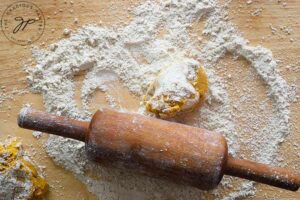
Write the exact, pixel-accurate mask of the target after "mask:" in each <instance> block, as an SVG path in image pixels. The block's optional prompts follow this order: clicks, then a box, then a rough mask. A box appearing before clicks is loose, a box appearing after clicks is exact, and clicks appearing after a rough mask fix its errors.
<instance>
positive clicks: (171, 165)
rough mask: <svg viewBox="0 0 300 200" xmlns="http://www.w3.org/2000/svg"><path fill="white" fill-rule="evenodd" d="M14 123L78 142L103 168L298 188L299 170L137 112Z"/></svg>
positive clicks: (25, 116) (211, 183)
mask: <svg viewBox="0 0 300 200" xmlns="http://www.w3.org/2000/svg"><path fill="white" fill-rule="evenodd" d="M18 124H19V126H20V127H23V128H27V129H32V130H38V131H42V132H47V133H51V134H55V135H60V136H63V137H68V138H72V139H76V140H80V141H83V142H85V144H86V151H87V155H88V157H89V158H90V159H92V160H95V161H97V162H99V163H101V164H103V165H108V166H114V167H117V168H126V169H130V170H133V171H137V172H139V173H141V174H145V175H148V176H151V177H158V178H164V179H168V180H172V181H175V182H177V183H182V184H186V185H191V186H195V187H197V188H200V189H206V190H207V189H213V188H215V187H216V186H217V185H218V183H219V182H220V181H221V179H222V177H223V174H227V175H232V176H237V177H241V178H245V179H249V180H254V181H257V182H261V183H265V184H269V185H273V186H276V187H280V188H284V189H288V190H292V191H296V190H298V188H299V186H300V173H299V172H296V171H292V170H288V169H283V168H277V167H271V166H268V165H264V164H259V163H256V162H253V161H247V160H239V159H235V158H232V157H230V156H228V152H227V144H226V140H225V138H224V137H223V136H222V135H220V134H217V133H213V132H210V131H208V130H205V129H200V128H195V127H190V126H186V125H182V124H177V123H173V122H168V121H164V120H160V119H155V118H151V117H146V116H142V115H138V114H133V113H122V112H117V111H113V110H109V109H103V110H99V111H97V112H96V113H95V115H94V116H93V118H92V121H91V122H90V123H89V122H83V121H77V120H73V119H69V118H67V117H60V116H54V115H50V114H48V113H44V112H40V111H35V110H32V109H30V108H24V109H22V110H21V112H20V114H19V117H18Z"/></svg>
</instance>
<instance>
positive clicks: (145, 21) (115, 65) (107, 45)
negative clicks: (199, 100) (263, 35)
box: [25, 0, 290, 200]
mask: <svg viewBox="0 0 300 200" xmlns="http://www.w3.org/2000/svg"><path fill="white" fill-rule="evenodd" d="M134 15H135V16H134V18H133V20H132V21H131V22H130V23H129V24H128V25H127V26H125V27H117V28H116V27H115V28H111V27H103V26H97V25H87V26H84V27H82V28H81V29H79V30H78V31H77V32H73V33H72V34H71V35H70V37H69V38H65V39H62V40H60V41H58V42H57V43H55V44H52V45H50V46H49V48H48V49H38V48H34V49H33V51H32V54H33V57H34V58H35V60H36V65H35V66H30V65H27V66H26V67H25V68H26V70H27V72H28V73H29V75H28V82H29V83H30V86H31V89H32V91H34V92H37V93H41V94H42V95H43V99H44V105H45V108H46V110H47V111H48V112H51V113H55V114H58V115H65V116H70V117H73V118H77V119H84V120H89V119H90V116H91V113H90V111H89V103H90V98H91V97H92V96H93V94H94V93H95V92H96V90H101V91H103V92H107V90H109V88H108V87H107V86H106V84H107V83H108V82H110V81H114V80H117V79H120V80H121V82H122V83H123V85H124V87H127V88H128V89H129V90H130V91H131V92H132V93H133V94H134V95H136V96H137V97H139V98H142V96H143V95H145V94H146V92H147V89H148V87H149V84H150V83H152V82H153V81H154V80H155V79H156V78H157V76H158V74H159V73H160V72H161V70H162V69H163V66H164V63H165V62H166V60H168V59H170V58H172V56H173V55H174V54H176V53H180V54H182V55H184V56H185V57H186V58H193V59H194V60H196V61H198V62H199V63H201V64H203V66H204V67H205V71H206V73H207V76H208V81H209V92H208V95H207V99H206V102H205V103H204V105H203V107H202V108H201V109H199V110H197V111H195V112H194V113H193V114H192V116H193V118H194V119H193V120H192V121H188V120H185V119H177V120H178V121H181V122H184V123H187V124H191V125H194V126H199V127H204V128H207V129H210V130H214V131H217V132H219V133H221V134H223V135H225V136H226V138H227V140H228V144H229V152H230V153H231V154H232V155H234V156H237V157H239V156H240V157H245V156H243V154H242V153H241V150H240V149H241V146H242V145H244V144H245V143H246V144H247V146H249V147H250V157H248V158H251V159H254V160H256V161H260V162H264V163H271V162H272V163H274V162H276V154H277V149H278V145H279V144H280V143H281V142H282V141H283V140H284V138H285V137H286V136H287V135H288V134H289V131H290V130H289V100H290V99H289V95H288V85H287V83H286V82H285V80H284V79H282V77H281V76H280V75H279V74H278V73H277V71H276V61H275V59H274V58H273V57H272V53H271V52H270V51H269V50H268V49H265V48H263V47H259V46H258V47H255V46H251V45H250V44H248V41H247V40H246V39H244V38H243V37H241V35H240V34H239V33H238V32H237V30H236V29H235V28H234V26H233V25H232V24H231V23H230V22H228V21H227V20H226V19H227V13H226V10H225V8H223V7H220V6H219V5H218V4H217V1H213V0H202V1H196V0H187V1H182V2H181V1H165V2H154V1H146V2H145V3H143V4H141V5H140V6H138V7H136V8H135V9H134ZM199 21H200V22H201V21H204V22H205V27H204V30H203V35H204V37H206V38H207V42H202V40H195V39H192V38H193V37H191V27H192V25H193V24H195V23H197V22H199ZM162 32H164V34H163V35H161V33H162ZM226 53H231V54H232V55H234V56H235V57H242V58H244V59H245V60H247V61H248V62H249V64H250V65H251V66H252V68H253V69H254V72H255V74H257V75H258V76H259V77H260V78H261V79H262V80H263V81H264V83H265V85H266V87H267V91H268V93H267V95H268V98H267V100H266V101H265V102H261V103H258V104H259V106H260V107H261V113H266V114H265V115H266V116H267V117H266V119H267V121H263V120H262V121H260V120H259V119H257V118H256V116H257V115H258V113H253V112H249V113H246V114H247V117H249V119H250V120H249V123H248V127H246V128H253V130H251V134H252V132H256V134H253V136H251V140H247V141H245V140H243V139H242V138H241V137H240V135H239V132H238V131H237V124H236V123H235V115H234V111H233V109H234V108H236V109H238V107H236V105H239V104H241V105H242V104H244V103H250V104H252V105H253V104H254V102H255V101H253V102H252V101H251V100H255V98H254V97H253V98H252V97H251V96H250V95H251V92H249V93H247V95H244V96H242V97H241V98H240V101H239V102H232V100H231V99H230V97H229V95H228V91H227V90H226V85H225V83H224V78H223V77H220V76H218V75H217V73H216V65H218V64H219V61H220V59H222V58H223V57H224V56H225V54H226ZM79 73H85V79H84V81H83V83H82V87H81V100H82V102H81V103H82V105H83V106H82V108H81V107H78V106H77V104H76V101H75V98H74V95H75V83H74V81H73V79H74V76H76V75H77V74H79ZM232 76H233V77H234V76H239V74H238V73H236V74H232ZM107 95H108V97H107V98H108V99H110V100H111V101H110V102H115V101H113V97H111V96H109V94H107ZM268 103H271V105H272V106H271V109H268V108H269V107H268V105H267V104H268ZM233 105H235V106H233ZM254 105H255V104H254ZM113 106H115V105H113ZM99 107H101V105H99ZM143 110H144V109H143V105H142V104H141V108H140V109H139V112H141V113H143V114H145V113H144V111H143ZM267 110H271V111H270V113H269V112H267ZM252 122H253V123H252ZM257 127H260V128H259V129H257V130H256V131H254V130H255V128H257ZM46 149H47V152H48V154H49V155H50V156H51V157H52V158H53V160H54V161H55V162H56V163H58V164H59V165H61V166H63V167H65V168H66V169H67V170H70V171H72V172H73V173H74V174H75V175H76V177H77V178H78V179H79V180H81V181H82V182H83V183H85V184H86V185H87V187H88V189H89V190H90V191H91V192H93V193H94V194H96V195H97V196H98V197H99V199H109V200H110V199H132V197H135V198H136V199H149V198H153V199H166V198H171V199H199V198H201V197H203V198H205V195H209V194H210V195H214V196H215V197H217V198H218V199H236V198H239V197H246V196H252V195H254V194H255V187H254V183H252V182H249V181H242V180H237V179H234V178H228V177H224V179H223V181H222V184H221V185H220V187H218V188H217V189H216V190H213V191H210V192H204V191H200V190H198V189H195V188H192V187H187V186H180V185H176V184H174V183H169V182H165V181H162V180H157V179H153V178H148V177H143V176H139V175H136V174H132V173H129V172H126V171H121V170H117V169H107V168H104V167H101V166H99V165H97V164H94V163H92V162H90V161H88V160H87V158H86V155H85V152H84V144H83V143H81V142H78V141H74V140H71V139H64V138H61V137H58V136H50V137H49V139H48V142H47V145H46ZM246 158H247V157H246ZM236 185H239V186H238V187H236ZM233 186H235V188H237V190H235V192H230V188H232V187H233Z"/></svg>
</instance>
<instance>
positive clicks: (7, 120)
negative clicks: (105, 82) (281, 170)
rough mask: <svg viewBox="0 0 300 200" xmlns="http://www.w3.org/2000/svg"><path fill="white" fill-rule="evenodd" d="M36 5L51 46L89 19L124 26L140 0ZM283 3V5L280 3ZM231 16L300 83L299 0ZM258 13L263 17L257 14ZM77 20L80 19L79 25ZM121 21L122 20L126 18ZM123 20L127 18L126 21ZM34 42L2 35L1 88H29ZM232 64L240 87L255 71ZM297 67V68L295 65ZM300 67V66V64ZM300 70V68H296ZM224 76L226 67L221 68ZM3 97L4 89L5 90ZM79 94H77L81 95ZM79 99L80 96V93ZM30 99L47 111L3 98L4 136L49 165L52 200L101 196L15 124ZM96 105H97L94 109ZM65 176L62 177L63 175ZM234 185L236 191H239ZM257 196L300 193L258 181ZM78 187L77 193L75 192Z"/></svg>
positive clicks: (286, 155)
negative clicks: (20, 41)
mask: <svg viewBox="0 0 300 200" xmlns="http://www.w3.org/2000/svg"><path fill="white" fill-rule="evenodd" d="M14 2H16V0H1V1H0V15H2V13H3V12H4V10H5V9H6V8H7V7H8V6H9V5H10V4H12V3H14ZM30 2H33V3H35V4H36V5H37V6H38V7H39V8H40V9H41V10H42V12H43V14H44V17H45V30H44V33H43V35H42V36H41V38H40V39H39V40H38V41H36V42H35V43H34V44H33V45H36V46H40V47H46V46H48V45H49V44H51V43H53V42H55V41H58V40H59V39H61V38H63V37H64V36H63V34H62V33H63V30H64V29H65V28H69V29H72V30H74V31H75V30H76V29H77V28H79V27H80V26H82V25H84V24H88V23H101V24H103V25H107V26H111V25H116V24H118V25H124V23H125V24H126V23H128V22H129V21H130V19H131V17H132V15H131V14H130V12H128V9H127V8H128V7H129V6H134V5H135V4H137V3H139V2H138V1H137V0H130V1H129V0H128V1H126V0H122V1H117V0H102V1H98V0H85V1H75V0H74V1H73V2H72V3H71V2H70V1H56V0H55V1H54V0H53V1H51V0H50V1H48V0H47V1H46V0H30ZM278 2H279V3H278ZM228 9H229V18H230V19H231V21H232V22H233V23H234V24H235V25H236V27H237V28H238V29H239V30H240V31H241V32H242V34H243V36H244V37H245V38H247V39H248V40H249V41H250V43H251V44H253V45H262V46H264V47H267V48H269V49H270V50H272V52H273V55H274V57H275V58H276V59H277V60H278V61H279V62H278V63H279V66H278V67H279V70H280V73H281V75H282V76H283V77H284V78H285V79H286V80H287V81H288V83H294V84H295V85H297V86H298V87H300V70H299V65H300V24H299V23H300V21H299V19H300V1H297V0H290V1H289V0H282V1H277V0H276V1H275V0H274V1H258V0H257V1H254V0H253V1H252V3H251V4H247V3H246V1H244V0H243V1H242V0H236V1H232V2H231V3H230V4H229V6H228ZM256 11H257V12H259V13H260V14H259V15H258V16H253V13H255V12H256ZM75 18H77V20H78V23H74V20H75ZM121 19H122V20H121ZM124 19H126V20H125V22H124ZM202 27H203V24H200V23H199V24H198V25H197V24H196V25H195V27H194V29H193V31H195V32H197V33H199V35H200V34H201V30H202ZM272 27H273V28H274V27H275V28H276V29H277V31H276V33H272ZM280 27H288V28H291V29H292V32H291V33H290V34H287V33H285V32H284V31H282V30H280ZM30 48H31V46H20V45H17V44H15V43H12V42H11V41H9V40H8V39H7V38H6V37H5V36H4V34H3V33H2V32H1V33H0V88H2V89H1V91H2V92H3V90H5V91H6V92H4V94H9V93H11V91H12V90H14V89H18V90H22V89H24V88H27V87H28V86H27V84H26V74H25V72H24V70H23V69H22V64H23V63H24V62H26V61H27V60H28V59H30V58H31V51H30ZM224 64H226V65H227V66H230V67H229V68H227V69H226V70H227V71H228V72H232V74H234V72H235V70H236V69H237V68H238V67H240V66H243V67H244V69H245V70H244V71H243V73H242V74H240V77H235V76H233V80H232V81H234V83H235V85H238V84H245V82H244V80H243V78H242V77H243V76H247V74H248V73H250V71H249V70H250V69H249V64H248V63H247V62H246V61H244V60H237V61H233V59H232V56H231V55H227V56H226V57H225V58H224V59H222V60H221V61H220V64H219V65H224ZM287 66H292V68H294V69H296V70H289V69H288V68H287ZM295 66H296V67H295ZM297 66H298V68H297ZM297 69H298V70H297ZM218 73H219V74H220V75H222V73H224V71H222V70H220V71H218ZM81 81H82V77H77V78H76V83H78V84H80V82H81ZM116 84H117V86H116V87H119V88H120V93H118V94H115V95H121V97H122V98H124V101H122V102H121V104H122V105H123V106H124V107H127V108H129V109H132V110H134V109H136V108H137V106H138V100H137V98H135V97H133V96H132V95H130V93H129V92H128V91H127V90H126V89H124V88H122V87H121V85H120V83H116ZM248 86H249V87H256V88H257V91H259V93H258V95H260V96H261V98H262V99H263V98H264V97H265V93H266V91H265V86H264V83H263V82H262V81H261V80H259V79H258V80H257V82H253V83H248ZM0 94H1V95H2V98H3V95H4V94H3V93H0ZM229 95H230V96H232V99H233V100H234V98H235V94H234V93H231V92H230V90H229ZM76 98H77V97H76ZM78 98H79V97H78ZM0 100H1V98H0ZM92 101H93V102H94V103H95V102H97V104H98V105H99V104H103V105H104V106H107V103H106V102H105V99H104V97H103V94H101V93H98V94H97V95H96V96H95V97H93V100H92ZM25 103H30V104H32V105H33V107H34V108H36V109H40V110H43V100H42V97H41V95H39V94H32V93H26V94H23V95H18V94H15V95H12V96H11V97H10V98H9V97H7V99H6V100H5V101H4V102H2V103H1V102H0V140H3V139H5V138H7V136H8V135H10V136H16V137H19V138H20V140H21V141H22V143H23V144H24V147H25V150H26V151H28V152H29V153H30V154H31V155H32V159H33V160H34V161H35V162H37V163H38V164H39V165H43V166H46V168H45V173H46V178H47V180H48V182H49V184H50V191H49V193H48V196H47V199H49V200H53V199H55V200H63V199H96V198H95V196H94V195H92V194H91V193H89V192H88V191H87V189H86V187H85V185H83V184H82V183H81V182H79V181H78V180H77V179H76V178H75V177H74V176H73V175H72V174H71V173H70V172H68V171H66V170H64V169H62V168H60V167H58V166H56V165H55V164H54V162H53V161H52V160H51V159H50V158H49V157H48V156H47V154H46V152H45V150H44V149H43V147H42V146H43V143H44V142H45V141H46V139H47V136H46V135H43V137H42V138H41V139H39V140H37V139H35V138H33V137H32V134H31V131H28V130H23V129H20V128H18V126H17V123H16V117H17V114H18V112H19V110H20V108H21V107H22V105H23V104H25ZM94 108H96V107H94ZM299 111H300V101H299V100H298V101H297V102H295V103H292V104H291V121H292V127H291V128H292V134H290V135H289V136H288V137H287V139H286V141H285V142H284V143H283V144H282V145H281V147H280V152H279V154H280V155H281V157H282V159H283V160H284V163H286V164H287V166H288V167H294V168H295V167H296V168H297V167H298V170H299V162H300V159H299V152H298V154H297V152H296V153H295V152H293V151H294V149H293V148H292V146H293V144H300V135H299V121H300V120H299V118H300V112H299ZM246 153H247V152H246ZM62 177H63V178H62ZM234 189H235V188H233V189H232V190H233V191H234ZM257 190H258V191H257V194H256V196H255V197H254V199H273V198H274V199H289V200H296V199H300V191H298V192H289V191H285V190H280V189H277V188H273V187H269V186H265V185H261V184H260V185H258V187H257ZM74 191H76V192H74Z"/></svg>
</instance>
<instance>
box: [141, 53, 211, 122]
mask: <svg viewBox="0 0 300 200" xmlns="http://www.w3.org/2000/svg"><path fill="white" fill-rule="evenodd" d="M167 64H168V65H169V66H167V67H166V68H164V69H163V70H162V71H161V72H160V74H159V75H158V77H157V78H156V79H155V80H154V81H153V83H151V84H150V86H149V88H148V90H147V93H146V95H145V96H144V105H145V107H146V110H147V111H148V112H151V113H154V114H155V115H156V116H157V117H160V118H170V117H174V116H175V115H177V114H179V113H182V112H187V111H192V110H194V109H195V108H196V107H197V106H198V105H200V103H201V102H202V101H203V100H204V98H205V93H206V92H207V90H208V80H207V76H206V74H205V71H204V68H203V67H199V66H200V64H199V62H198V61H196V60H193V59H190V58H185V57H179V58H177V59H176V60H172V59H171V60H170V62H169V63H167Z"/></svg>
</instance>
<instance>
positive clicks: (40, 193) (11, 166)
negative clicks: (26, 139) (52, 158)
mask: <svg viewBox="0 0 300 200" xmlns="http://www.w3.org/2000/svg"><path fill="white" fill-rule="evenodd" d="M0 185H1V187H0V199H1V197H4V199H16V200H24V199H26V200H28V199H29V200H30V199H42V198H43V197H44V195H45V193H46V192H47V190H48V183H47V182H46V180H45V179H44V178H43V176H42V175H41V174H40V173H39V171H38V170H37V168H36V167H35V166H34V164H33V163H32V161H31V160H30V158H29V157H28V156H27V155H26V154H25V152H24V151H23V149H22V146H21V143H20V142H18V141H17V140H16V139H14V140H10V141H6V142H5V143H0Z"/></svg>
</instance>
